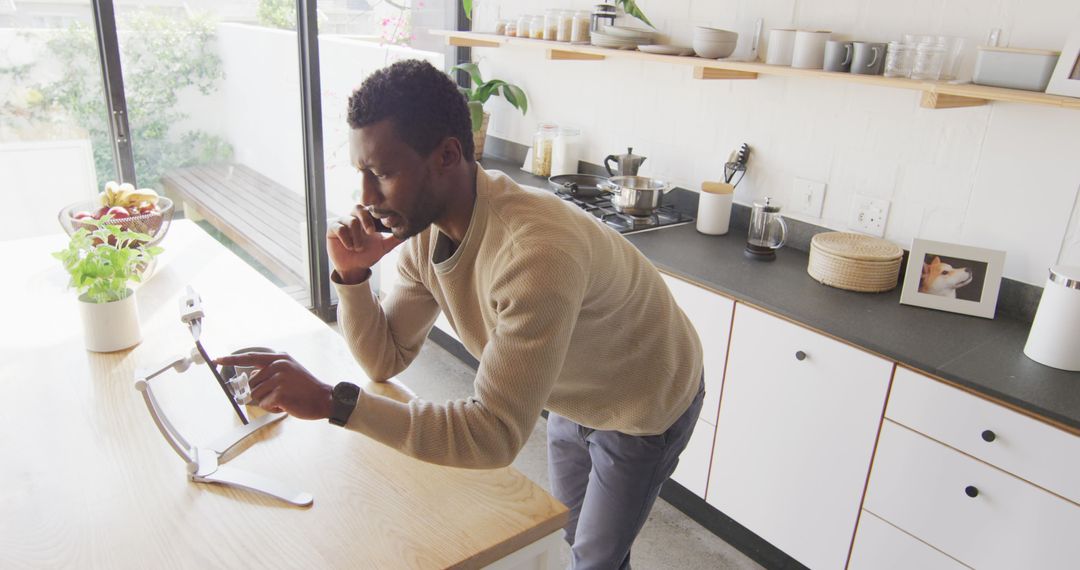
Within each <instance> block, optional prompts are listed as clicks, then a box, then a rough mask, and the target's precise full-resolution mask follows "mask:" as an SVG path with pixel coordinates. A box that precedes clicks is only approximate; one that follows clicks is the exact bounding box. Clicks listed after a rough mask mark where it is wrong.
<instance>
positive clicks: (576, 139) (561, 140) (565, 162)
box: [550, 128, 581, 176]
mask: <svg viewBox="0 0 1080 570" xmlns="http://www.w3.org/2000/svg"><path fill="white" fill-rule="evenodd" d="M580 141H581V131H580V130H578V129H569V128H562V129H559V134H557V135H555V141H554V143H552V149H551V174H550V176H558V175H560V174H577V173H578V160H580V154H581V151H580V149H581V142H580Z"/></svg>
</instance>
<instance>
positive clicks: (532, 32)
mask: <svg viewBox="0 0 1080 570" xmlns="http://www.w3.org/2000/svg"><path fill="white" fill-rule="evenodd" d="M529 37H530V38H532V39H534V40H542V39H544V17H543V16H533V18H532V20H531V21H530V22H529Z"/></svg>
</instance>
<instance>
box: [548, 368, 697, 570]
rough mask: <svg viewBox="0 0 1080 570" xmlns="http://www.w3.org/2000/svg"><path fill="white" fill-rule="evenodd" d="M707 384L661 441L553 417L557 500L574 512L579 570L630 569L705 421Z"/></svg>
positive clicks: (551, 460) (571, 534)
mask: <svg viewBox="0 0 1080 570" xmlns="http://www.w3.org/2000/svg"><path fill="white" fill-rule="evenodd" d="M704 396H705V384H704V382H703V383H702V384H701V388H699V389H698V394H697V397H695V398H694V401H693V402H691V403H690V406H689V407H688V408H687V409H686V411H685V412H684V413H683V415H682V416H680V417H679V419H677V420H675V423H674V424H672V425H671V427H670V428H668V430H667V431H665V432H664V433H662V434H660V435H649V436H633V435H627V434H625V433H621V432H617V431H601V430H593V429H589V428H587V427H584V426H582V425H579V424H576V423H574V422H572V421H570V420H568V419H566V418H564V417H562V416H560V415H558V414H555V413H549V414H548V425H547V436H548V472H549V474H550V476H551V493H552V494H553V495H555V498H557V499H559V500H560V501H562V502H563V503H564V504H566V506H567V507H568V508H569V509H570V522H568V523H567V524H566V528H565V532H566V534H565V536H566V542H568V543H570V551H571V561H572V562H571V566H572V568H573V569H574V570H590V569H594V568H595V569H601V570H612V569H614V568H620V569H623V568H625V569H629V568H630V547H631V546H632V545H633V544H634V538H635V537H637V534H638V532H639V531H640V530H641V527H642V526H643V525H644V524H645V519H646V518H648V516H649V511H650V510H652V506H653V503H654V502H656V497H657V495H659V494H660V487H661V485H663V484H664V481H666V480H667V478H668V477H670V476H671V473H672V472H673V471H675V466H676V465H678V464H679V454H680V453H682V451H683V449H686V444H687V443H689V441H690V435H691V434H692V433H693V431H694V426H695V425H696V424H697V419H698V415H699V414H700V413H701V403H702V399H703V398H704Z"/></svg>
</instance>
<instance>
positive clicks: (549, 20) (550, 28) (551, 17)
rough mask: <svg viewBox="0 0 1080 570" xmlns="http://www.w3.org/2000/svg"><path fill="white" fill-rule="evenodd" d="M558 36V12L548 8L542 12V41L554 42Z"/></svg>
mask: <svg viewBox="0 0 1080 570" xmlns="http://www.w3.org/2000/svg"><path fill="white" fill-rule="evenodd" d="M558 34H559V11H558V10H556V9H554V8H548V9H547V10H545V11H544V39H545V40H551V41H555V37H556V36H558Z"/></svg>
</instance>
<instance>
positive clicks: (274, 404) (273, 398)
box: [251, 389, 285, 414]
mask: <svg viewBox="0 0 1080 570" xmlns="http://www.w3.org/2000/svg"><path fill="white" fill-rule="evenodd" d="M278 394H279V391H278V390H276V389H275V390H270V391H269V393H266V394H264V395H263V396H262V397H260V398H256V397H255V393H254V392H252V394H251V397H252V399H254V400H255V401H256V402H258V403H259V407H260V408H262V409H264V410H266V411H268V412H273V413H275V414H276V413H278V412H283V411H285V409H284V408H282V407H281V401H280V396H279V395H278Z"/></svg>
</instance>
